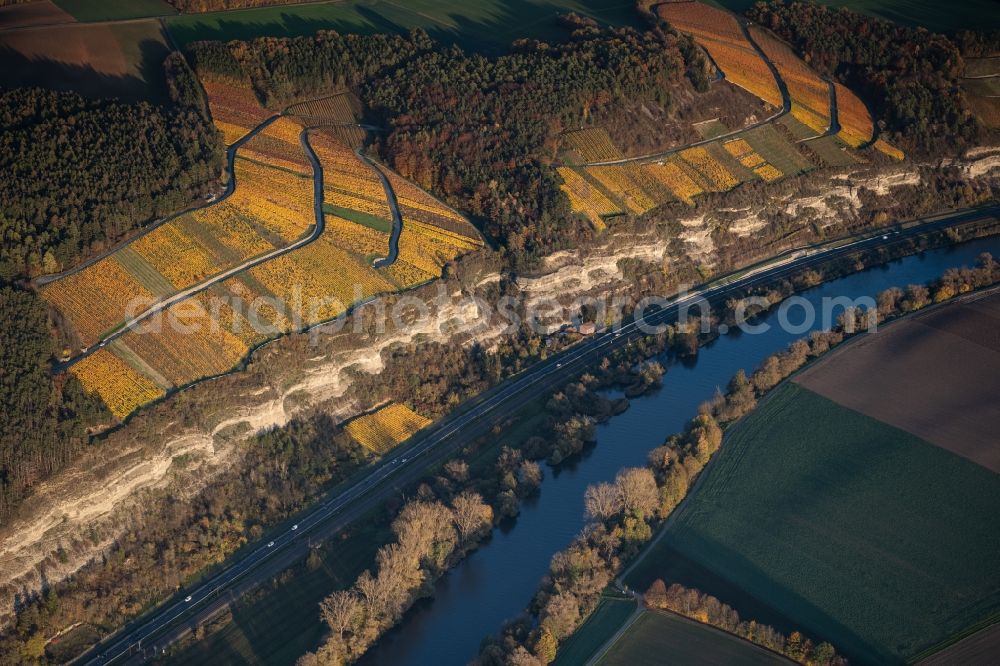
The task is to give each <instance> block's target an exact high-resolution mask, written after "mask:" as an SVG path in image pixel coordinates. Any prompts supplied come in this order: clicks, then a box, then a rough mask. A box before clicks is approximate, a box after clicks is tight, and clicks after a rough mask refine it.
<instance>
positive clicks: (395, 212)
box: [354, 150, 403, 268]
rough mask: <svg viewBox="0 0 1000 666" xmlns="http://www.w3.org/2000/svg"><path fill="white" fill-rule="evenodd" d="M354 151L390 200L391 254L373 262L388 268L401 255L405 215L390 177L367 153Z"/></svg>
mask: <svg viewBox="0 0 1000 666" xmlns="http://www.w3.org/2000/svg"><path fill="white" fill-rule="evenodd" d="M354 153H355V154H356V155H357V156H358V158H359V159H360V160H361V161H362V162H364V163H365V164H366V165H368V168H369V169H371V170H372V171H374V172H375V173H376V175H378V179H379V180H380V181H382V189H383V190H385V199H386V201H388V202H389V209H390V210H391V211H392V234H390V236H389V254H388V255H387V256H385V257H380V258H378V259H376V260H375V261H373V262H372V266H374V267H375V268H386V267H387V266H392V265H393V264H394V263H395V262H396V258H397V257H399V235H400V234H401V233H402V232H403V216H402V215H401V214H400V212H399V202H398V201H396V192H395V190H393V189H392V184H391V183H389V178H388V177H387V176H386V175H385V173H384V172H383V171H382V169H380V168H379V166H378V165H377V164H375V162H373V161H372V160H371V159H369V158H368V156H367V155H364V154H363V153H362V152H361V151H360V150H355V151H354Z"/></svg>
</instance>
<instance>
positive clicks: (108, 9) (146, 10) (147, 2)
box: [54, 0, 177, 21]
mask: <svg viewBox="0 0 1000 666" xmlns="http://www.w3.org/2000/svg"><path fill="white" fill-rule="evenodd" d="M54 2H55V4H56V5H58V6H59V8H60V9H62V10H64V11H66V12H67V13H69V14H72V15H73V18H75V19H76V20H77V21H115V20H120V19H133V18H144V17H146V16H166V15H169V14H176V13H177V10H176V9H174V8H173V7H171V6H170V5H169V4H168V3H166V2H164V1H163V0H54Z"/></svg>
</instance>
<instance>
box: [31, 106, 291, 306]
mask: <svg viewBox="0 0 1000 666" xmlns="http://www.w3.org/2000/svg"><path fill="white" fill-rule="evenodd" d="M280 117H281V116H280V115H279V114H275V115H273V116H271V117H270V118H268V119H267V120H265V121H264V122H262V123H261V124H260V125H257V126H256V127H254V128H253V129H252V130H250V131H249V132H247V133H246V134H244V135H243V136H241V137H240V138H239V139H237V140H236V141H235V142H234V143H233V145H231V146H229V148H227V149H226V171H227V172H228V174H229V179H228V180H227V182H226V189H225V190H224V191H223V192H222V194H220V195H219V196H218V197H216V198H215V199H213V200H212V201H208V202H206V203H203V204H199V205H197V206H190V207H188V208H185V209H184V210H179V211H177V212H176V213H171V214H170V215H167V216H166V217H161V218H160V219H158V220H154V221H153V222H151V223H150V224H148V225H146V226H145V227H143V229H142V231H140V232H139V233H138V234H136V235H135V236H129V237H128V238H125V239H122V240H121V241H119V242H118V243H115V244H114V245H113V246H111V247H110V248H108V249H107V250H105V251H104V252H101V253H100V254H98V255H94V256H93V257H91V258H89V259H87V260H86V261H84V262H81V263H80V264H78V265H76V266H74V267H73V268H71V269H69V270H68V271H63V272H62V273H53V274H51V275H42V276H41V277H37V278H35V280H34V284H35V286H36V287H41V286H42V285H46V284H48V283H50V282H55V281H56V280H60V279H62V278H64V277H69V276H70V275H73V274H74V273H79V272H80V271H82V270H83V269H85V268H87V267H89V266H93V265H94V264H96V263H97V262H98V261H100V260H101V259H104V258H105V257H108V256H110V255H112V254H114V253H115V252H117V251H118V250H120V249H122V248H123V247H125V246H126V245H129V244H131V243H134V242H135V241H137V240H139V239H140V238H142V237H143V236H145V235H146V234H148V233H150V232H151V231H153V230H154V229H156V228H157V227H160V226H162V225H164V224H166V223H167V222H169V221H171V220H176V219H177V218H178V217H180V216H181V215H187V214H188V213H193V212H194V211H196V210H201V209H202V208H209V207H211V206H214V205H216V204H219V203H222V202H223V201H225V200H226V199H227V198H229V195H231V194H232V193H233V191H235V190H236V171H235V170H234V169H235V164H236V151H237V150H239V149H240V148H241V147H242V146H243V144H245V143H246V142H247V141H249V140H250V139H252V138H254V137H255V136H257V135H258V134H259V133H260V132H262V131H263V130H265V129H266V128H267V126H268V125H270V124H271V123H273V122H274V121H275V120H277V119H278V118H280Z"/></svg>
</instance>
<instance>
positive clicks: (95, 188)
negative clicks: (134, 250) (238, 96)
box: [0, 56, 223, 282]
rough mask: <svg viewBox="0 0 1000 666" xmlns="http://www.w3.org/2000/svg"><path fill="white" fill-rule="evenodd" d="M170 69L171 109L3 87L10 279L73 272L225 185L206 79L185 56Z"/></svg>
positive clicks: (2, 196)
mask: <svg viewBox="0 0 1000 666" xmlns="http://www.w3.org/2000/svg"><path fill="white" fill-rule="evenodd" d="M165 67H166V69H167V74H168V81H169V84H170V90H171V92H172V94H173V95H174V98H175V104H173V105H172V106H170V107H158V106H153V105H151V104H148V103H145V102H140V103H136V104H127V103H123V102H119V101H117V100H109V99H98V100H94V99H87V98H84V97H82V96H80V95H78V94H76V93H72V92H57V91H53V90H44V89H42V88H15V89H11V90H0V169H2V170H3V173H4V178H3V179H2V180H0V211H2V212H0V238H3V246H2V248H0V282H2V281H9V280H11V279H14V278H17V277H21V276H24V275H35V274H38V273H52V272H56V271H59V270H60V269H62V268H64V267H70V266H73V265H74V264H76V263H78V262H79V261H80V260H81V259H82V258H85V257H86V256H87V255H88V254H89V253H92V252H94V251H98V250H100V249H102V248H103V247H104V246H105V245H107V244H108V243H110V242H113V241H115V240H117V239H119V238H121V237H122V236H123V235H124V234H127V233H128V232H130V231H132V230H134V229H136V228H138V227H140V226H142V225H143V224H145V223H147V222H149V221H151V220H153V219H155V218H157V217H160V216H162V215H165V214H167V213H170V212H172V211H174V210H177V209H179V208H183V207H184V206H186V205H188V204H190V203H191V202H193V201H194V200H195V199H197V198H198V197H200V196H202V195H203V194H205V193H206V192H207V191H208V188H210V187H211V186H212V183H214V182H216V181H218V178H219V176H220V175H221V170H222V164H223V152H222V146H221V143H220V141H219V139H218V138H217V135H216V131H215V130H214V128H213V127H212V126H211V124H210V123H209V122H208V119H207V117H206V116H205V114H204V113H203V112H202V110H201V107H200V106H199V104H200V103H198V102H196V100H199V99H200V92H199V91H198V89H197V87H196V86H197V82H196V81H195V80H194V77H193V75H192V74H191V72H190V69H189V68H188V67H187V65H186V64H185V63H184V60H183V59H182V58H180V56H175V57H171V58H168V60H167V63H166V64H165ZM192 86H194V87H192Z"/></svg>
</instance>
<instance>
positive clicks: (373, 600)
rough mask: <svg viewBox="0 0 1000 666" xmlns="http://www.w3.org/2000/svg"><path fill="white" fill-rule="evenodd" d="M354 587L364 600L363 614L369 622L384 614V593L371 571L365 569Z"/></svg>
mask: <svg viewBox="0 0 1000 666" xmlns="http://www.w3.org/2000/svg"><path fill="white" fill-rule="evenodd" d="M354 587H355V588H357V590H358V592H360V593H361V597H362V598H363V599H364V602H365V613H366V614H367V616H368V621H369V622H371V621H373V620H374V619H375V618H377V617H380V616H381V615H382V614H383V613H384V612H385V601H386V599H385V591H384V589H383V587H382V585H381V584H380V583H379V580H378V578H376V577H375V576H373V575H372V572H371V571H368V570H367V569H366V570H365V572H364V573H362V574H361V575H360V576H358V580H357V582H355V583H354Z"/></svg>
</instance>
